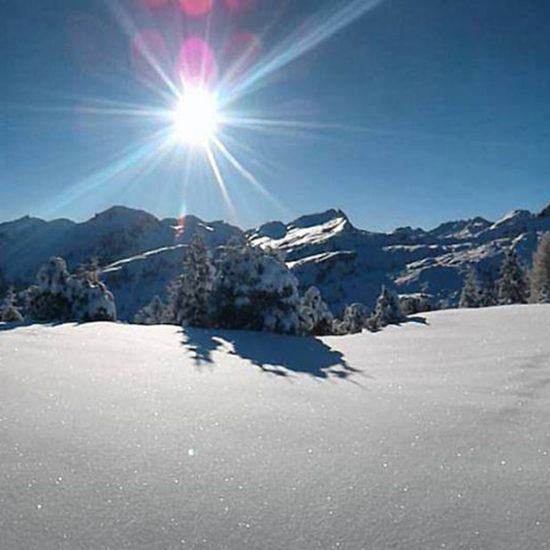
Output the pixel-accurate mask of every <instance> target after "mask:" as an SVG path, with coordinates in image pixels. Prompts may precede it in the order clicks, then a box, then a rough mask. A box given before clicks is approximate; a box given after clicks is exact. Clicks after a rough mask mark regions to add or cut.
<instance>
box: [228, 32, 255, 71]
mask: <svg viewBox="0 0 550 550" xmlns="http://www.w3.org/2000/svg"><path fill="white" fill-rule="evenodd" d="M261 46H262V45H261V42H260V39H259V38H258V37H257V36H256V35H255V34H253V33H251V32H247V31H245V32H241V33H239V34H236V35H234V36H233V37H231V39H230V40H229V41H228V42H227V44H226V46H225V48H224V52H223V60H224V67H225V74H226V76H227V78H228V80H234V79H235V78H238V77H239V76H241V75H242V74H243V73H245V72H246V71H247V70H248V69H250V67H252V65H254V63H256V61H257V60H258V58H259V56H260V50H261Z"/></svg>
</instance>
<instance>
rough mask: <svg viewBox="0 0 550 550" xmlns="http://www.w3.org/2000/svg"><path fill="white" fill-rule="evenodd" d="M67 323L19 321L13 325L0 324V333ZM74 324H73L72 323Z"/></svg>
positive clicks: (65, 322)
mask: <svg viewBox="0 0 550 550" xmlns="http://www.w3.org/2000/svg"><path fill="white" fill-rule="evenodd" d="M67 323H69V321H19V322H14V323H5V322H0V332H2V331H4V330H5V331H8V330H14V329H16V328H24V327H32V326H36V325H40V326H44V327H56V326H59V325H63V324H67ZM72 323H73V324H74V322H72Z"/></svg>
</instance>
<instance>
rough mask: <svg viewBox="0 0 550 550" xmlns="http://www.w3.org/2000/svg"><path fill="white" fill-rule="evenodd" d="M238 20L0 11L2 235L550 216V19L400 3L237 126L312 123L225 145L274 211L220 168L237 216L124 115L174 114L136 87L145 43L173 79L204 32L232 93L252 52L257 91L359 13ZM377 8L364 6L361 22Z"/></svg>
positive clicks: (515, 7)
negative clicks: (183, 222)
mask: <svg viewBox="0 0 550 550" xmlns="http://www.w3.org/2000/svg"><path fill="white" fill-rule="evenodd" d="M181 1H182V2H184V0H181ZM188 1H189V2H190V3H191V5H194V3H196V2H198V3H199V4H200V3H201V2H203V3H205V4H208V0H188ZM240 1H241V2H242V0H240ZM146 2H152V3H153V4H154V3H157V4H158V5H157V6H156V7H154V8H150V7H145V6H144V3H146ZM235 2H236V0H213V7H212V11H211V12H210V16H209V17H206V16H193V17H191V16H190V15H188V14H186V13H185V10H184V9H182V8H181V7H178V6H177V3H178V2H177V0H121V1H120V2H118V3H117V2H116V0H110V1H107V0H105V1H100V0H78V1H75V0H57V1H56V2H35V1H30V0H29V1H23V0H19V1H17V2H1V3H0V21H1V23H0V48H1V51H2V55H1V56H0V220H8V219H13V218H16V217H18V216H21V215H24V214H27V213H29V214H32V215H36V216H42V217H46V218H53V217H70V218H73V219H77V220H82V219H85V218H88V217H90V216H92V215H93V214H94V213H95V212H99V211H101V210H103V209H105V208H107V207H109V206H110V205H113V204H125V205H128V206H132V207H137V208H144V209H146V210H148V211H150V212H152V213H154V214H156V215H158V216H161V217H167V216H178V215H180V214H183V213H186V212H187V213H193V214H196V215H198V216H200V217H202V218H204V219H207V220H212V219H219V218H226V219H227V218H231V217H232V216H233V217H232V221H235V222H237V223H239V224H240V225H241V226H245V227H249V226H254V225H257V224H259V223H261V222H263V221H267V220H269V219H277V218H279V219H280V218H283V219H286V220H288V219H290V218H292V217H293V216H295V215H300V214H303V213H310V212H315V211H319V210H322V209H326V208H330V207H339V208H342V209H343V210H344V211H346V212H347V213H348V215H349V216H350V218H351V220H352V221H353V222H354V223H355V224H356V225H358V226H361V227H365V228H368V229H373V230H389V229H392V228H394V227H397V226H401V225H413V226H423V227H425V228H429V227H431V226H434V225H436V224H437V223H439V222H442V221H446V220H449V219H459V218H466V217H472V216H475V215H478V214H479V215H483V216H485V217H488V218H490V219H495V218H498V217H499V216H500V215H502V214H503V213H505V212H507V211H508V210H510V209H512V208H529V209H531V210H539V209H541V208H542V207H543V206H544V205H545V204H547V203H548V202H549V201H550V33H549V32H548V29H549V28H550V4H549V3H548V0H505V1H500V2H495V1H494V0H476V1H475V2H471V1H462V0H385V1H382V2H380V3H379V4H378V5H376V6H374V7H373V9H372V10H367V11H366V12H365V13H363V14H362V15H361V16H360V17H358V18H357V19H356V20H354V21H353V22H351V23H350V24H349V25H347V26H346V27H345V28H343V29H340V30H339V32H337V33H335V34H334V35H332V36H330V37H328V38H327V39H326V40H324V41H322V43H320V44H318V45H316V46H315V47H313V48H312V49H311V50H309V51H307V52H306V53H304V55H302V56H301V57H299V58H298V59H296V60H295V61H293V62H292V63H289V64H287V65H284V66H282V67H281V68H280V69H279V70H278V71H275V72H273V73H271V74H270V75H268V76H267V77H266V78H264V79H261V80H260V81H259V84H260V85H259V86H256V87H254V88H252V87H249V88H247V89H246V91H247V93H246V94H245V95H243V96H242V97H240V98H238V100H237V101H236V102H235V103H233V104H232V105H231V106H230V107H228V109H230V110H234V111H235V112H239V113H242V112H246V113H249V114H250V113H252V114H254V116H256V117H258V118H260V117H261V118H268V119H284V120H285V121H294V122H296V121H297V122H299V123H300V128H295V127H293V126H288V127H287V126H285V127H276V128H275V127H265V126H264V127H261V128H252V129H248V130H245V129H237V130H234V129H230V128H229V127H228V128H227V129H224V131H225V130H226V132H227V134H228V135H229V136H230V139H229V140H228V141H226V142H225V143H226V145H227V146H228V148H231V152H232V153H234V154H235V156H236V157H237V158H238V159H239V161H241V162H242V164H243V166H245V167H246V169H247V170H248V171H250V172H251V173H252V174H254V175H255V176H256V177H257V178H258V180H259V181H260V183H261V184H262V185H263V186H264V187H265V189H266V190H267V191H268V192H269V194H271V195H272V197H274V200H271V199H268V198H266V196H264V195H263V194H262V193H260V192H258V191H257V190H256V189H255V188H254V186H253V185H252V184H251V183H250V182H249V181H247V180H246V179H245V178H243V177H241V176H240V175H239V174H238V172H237V171H236V170H234V168H233V167H232V166H231V165H230V164H229V163H228V162H224V161H223V160H221V159H220V160H219V162H220V170H221V173H222V176H223V177H224V180H225V182H226V185H227V192H228V194H229V196H230V197H231V199H232V201H233V203H234V206H235V213H233V214H231V212H230V211H229V210H228V208H227V205H226V203H225V200H224V197H223V194H222V193H221V192H220V191H219V188H218V185H217V184H216V182H215V179H214V176H213V174H212V172H211V170H210V169H209V167H208V165H207V162H206V160H205V158H204V156H203V155H202V154H201V153H200V152H197V151H196V150H195V151H194V152H193V153H189V151H188V150H187V149H186V148H185V147H183V146H179V147H176V148H172V150H169V151H167V152H166V151H164V154H163V155H162V156H161V155H160V154H156V153H157V152H156V151H155V147H156V146H157V145H158V144H155V143H154V142H153V140H151V139H150V138H149V137H148V136H149V135H150V134H151V133H152V132H153V131H155V130H158V129H159V128H158V121H155V122H152V121H151V120H150V119H149V118H147V117H138V116H134V115H132V114H131V113H129V112H127V111H129V108H128V105H129V104H131V105H132V106H136V108H138V109H146V108H157V109H159V108H169V107H170V106H171V105H170V104H169V103H168V102H167V100H166V99H165V98H164V97H165V92H167V89H163V86H162V85H161V84H157V87H156V88H151V87H147V86H146V85H144V83H143V80H140V78H139V77H138V74H139V67H140V65H139V60H138V62H137V63H136V61H135V56H133V55H132V51H131V42H132V39H134V40H135V36H136V33H138V32H143V31H155V32H156V33H157V36H158V35H159V34H160V35H161V36H162V38H163V40H164V44H165V45H166V48H167V52H166V53H167V57H166V59H163V61H162V63H164V65H163V66H165V67H166V66H167V64H169V63H170V59H171V58H172V60H173V58H175V57H176V56H177V51H178V48H179V46H180V43H181V41H182V40H185V39H186V37H187V38H188V37H189V36H191V35H198V34H200V35H203V36H204V35H205V29H206V23H207V22H208V21H209V34H208V41H209V44H210V45H211V48H212V52H213V54H214V56H215V58H216V62H217V67H218V74H219V76H223V75H224V72H225V71H226V69H227V67H226V66H224V63H225V59H226V58H227V55H226V54H227V51H228V50H227V47H228V44H230V43H233V42H232V41H233V40H234V37H235V36H238V35H240V34H242V33H244V32H246V33H248V34H247V35H246V36H250V35H254V37H255V38H254V39H255V40H256V43H257V44H260V49H259V50H258V51H260V53H259V56H258V58H257V60H256V62H255V64H254V65H252V66H251V67H250V68H249V73H245V74H257V71H259V70H262V68H265V67H267V66H268V61H269V60H270V59H277V60H281V59H282V57H275V55H274V54H273V52H282V55H283V56H284V55H288V54H289V52H290V53H292V52H294V51H296V48H297V46H299V45H300V44H304V41H306V40H307V39H309V38H311V39H312V40H311V42H312V43H313V42H315V40H313V39H314V38H315V37H316V36H320V35H321V34H322V33H323V31H327V30H330V29H331V28H332V26H333V25H334V24H335V23H336V22H338V21H341V20H342V17H343V16H344V15H346V13H345V12H342V11H341V10H339V8H340V7H341V6H344V7H345V6H346V5H347V6H349V5H351V4H352V2H351V0H348V1H346V2H343V3H342V4H340V3H339V2H336V1H324V2H323V1H322V0H300V1H299V2H297V1H286V2H285V1H282V0H256V1H255V2H251V0H248V2H249V3H250V4H254V5H249V6H248V7H247V8H246V9H242V10H238V9H230V8H231V7H232V6H233V8H234V3H235ZM226 3H227V4H226ZM237 3H238V2H237ZM370 3H372V2H370V1H367V0H365V2H360V1H359V2H356V6H358V11H359V9H360V8H361V7H362V5H364V6H366V5H367V4H370ZM162 4H164V5H162ZM199 9H200V6H199ZM347 15H349V13H347ZM295 29H300V30H299V31H298V32H296V31H295ZM316 33H317V34H316ZM325 34H328V32H327V33H325ZM224 52H226V54H224ZM133 60H134V62H132V61H133ZM254 71H256V73H254ZM168 72H169V69H168ZM220 93H222V92H220ZM163 94H164V95H163ZM115 107H117V108H119V107H121V109H120V110H121V111H122V112H118V113H116V114H115V113H114V112H113V110H114V108H115ZM122 107H124V108H123V109H122ZM155 124H156V125H157V126H155ZM317 125H318V126H317ZM140 146H141V147H142V148H141V149H139V150H138V148H139V147H140ZM144 152H146V153H147V155H148V156H145V157H143V158H142V159H141V160H140V158H139V155H140V154H143V153H144ZM189 154H191V155H193V158H192V159H191V160H192V167H191V169H190V170H187V171H186V169H185V166H186V161H185V159H186V158H187V156H188V155H189Z"/></svg>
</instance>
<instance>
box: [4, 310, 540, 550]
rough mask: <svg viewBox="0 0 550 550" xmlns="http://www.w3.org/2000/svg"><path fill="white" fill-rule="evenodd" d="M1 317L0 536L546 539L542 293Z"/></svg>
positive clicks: (89, 544) (445, 542) (100, 544)
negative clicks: (158, 321)
mask: <svg viewBox="0 0 550 550" xmlns="http://www.w3.org/2000/svg"><path fill="white" fill-rule="evenodd" d="M6 328H7V327H5V326H4V327H2V326H1V325H0V548H2V550H11V549H17V550H22V549H41V550H43V549H61V548H68V549H81V548H90V549H100V548H113V549H121V548H131V549H151V548H154V549H157V548H158V549H173V548H205V549H239V550H242V549H276V550H280V549H293V550H307V549H313V548H320V549H352V550H356V549H361V548H365V549H368V550H376V549H422V550H429V549H439V548H446V549H461V550H462V549H466V550H467V549H470V548H473V549H480V550H481V549H483V550H487V549H495V550H504V549H514V550H518V549H521V550H526V549H534V548H537V549H540V548H550V507H549V505H548V504H549V502H550V339H549V337H548V335H549V328H550V306H515V307H514V306H513V307H501V308H493V309H486V310H478V311H476V310H460V311H443V312H435V313H429V314H425V316H424V322H422V319H420V318H417V319H416V321H413V322H410V323H408V324H406V325H404V326H401V327H389V328H387V329H385V330H384V331H383V332H381V333H378V334H370V333H364V334H361V335H355V336H346V337H329V338H323V339H317V340H314V339H307V338H292V337H280V336H274V335H267V334H252V333H242V332H241V333H239V332H208V331H199V330H191V331H188V332H187V333H185V334H184V333H182V331H181V330H179V329H177V328H176V327H168V326H161V327H141V326H128V325H117V324H108V323H95V324H89V325H81V326H74V325H59V326H37V325H34V326H29V327H21V328H17V329H6Z"/></svg>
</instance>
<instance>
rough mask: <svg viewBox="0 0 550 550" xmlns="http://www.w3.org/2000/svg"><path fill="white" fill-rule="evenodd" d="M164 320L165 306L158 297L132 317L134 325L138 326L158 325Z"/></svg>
mask: <svg viewBox="0 0 550 550" xmlns="http://www.w3.org/2000/svg"><path fill="white" fill-rule="evenodd" d="M165 320H166V306H165V305H164V303H163V302H162V300H161V299H160V298H159V297H158V296H156V295H155V296H154V298H153V299H152V300H151V301H150V302H149V303H148V304H147V305H146V306H144V307H142V308H141V309H140V310H139V311H138V312H137V313H136V315H135V316H134V323H136V324H138V325H160V324H162V323H164V322H165Z"/></svg>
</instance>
